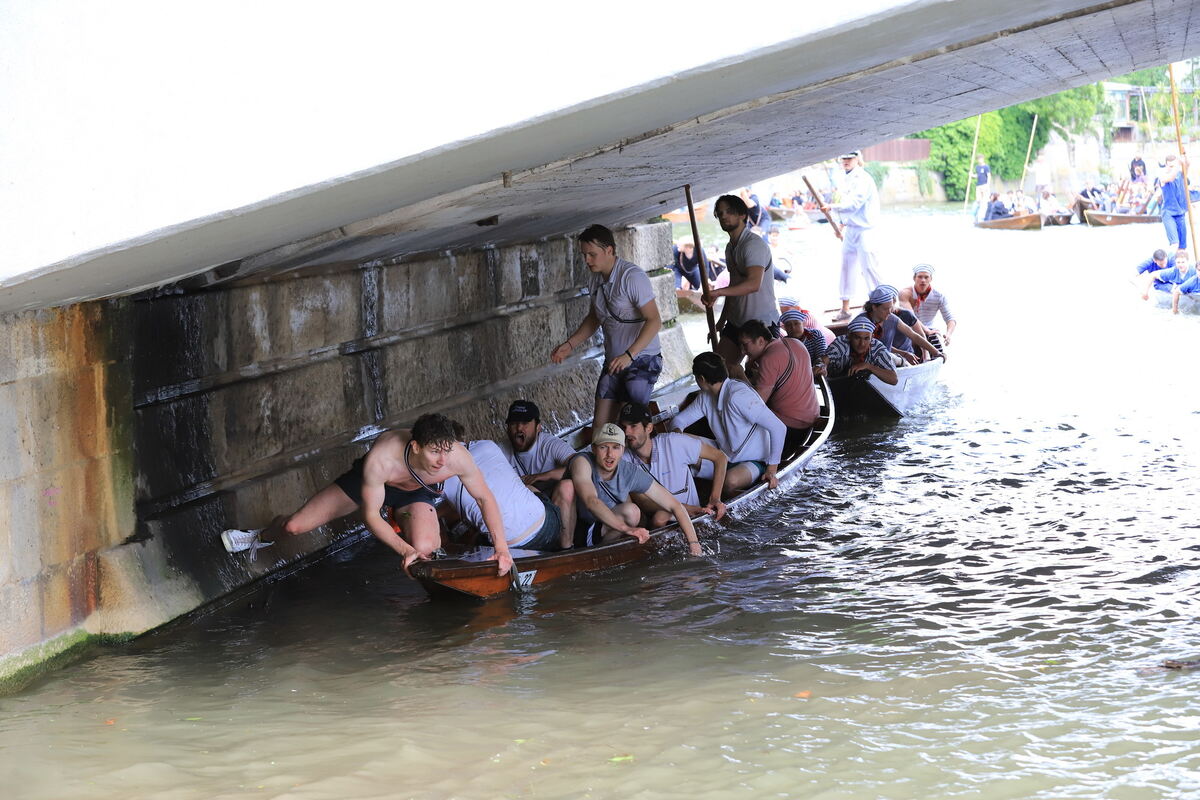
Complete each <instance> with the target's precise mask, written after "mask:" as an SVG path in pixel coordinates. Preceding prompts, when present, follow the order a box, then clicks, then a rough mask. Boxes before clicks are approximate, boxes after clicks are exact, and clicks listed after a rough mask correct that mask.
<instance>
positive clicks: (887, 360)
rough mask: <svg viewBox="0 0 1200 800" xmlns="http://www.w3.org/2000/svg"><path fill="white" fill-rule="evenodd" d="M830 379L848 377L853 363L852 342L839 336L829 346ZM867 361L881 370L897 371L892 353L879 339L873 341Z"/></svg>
mask: <svg viewBox="0 0 1200 800" xmlns="http://www.w3.org/2000/svg"><path fill="white" fill-rule="evenodd" d="M828 356H829V377H831V378H839V377H841V376H843V375H846V374H847V373H848V372H849V370H850V366H851V363H852V359H851V358H850V340H849V339H847V338H846V337H845V336H839V337H837V338H836V339H834V340H833V344H831V345H829V351H828ZM867 360H868V361H870V362H871V363H872V364H874V365H875V366H877V367H880V368H881V369H886V370H890V371H892V372H895V371H896V366H895V364H893V363H892V353H891V351H890V350H888V349H887V347H885V346H884V344H883V342H881V341H879V340H878V339H872V340H871V350H870V352H868V353H867Z"/></svg>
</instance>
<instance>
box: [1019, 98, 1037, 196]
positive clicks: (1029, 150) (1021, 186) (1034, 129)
mask: <svg viewBox="0 0 1200 800" xmlns="http://www.w3.org/2000/svg"><path fill="white" fill-rule="evenodd" d="M1037 120H1038V115H1037V114H1034V115H1033V127H1032V128H1030V129H1029V146H1028V147H1026V148H1025V166H1023V167H1021V183H1020V184H1019V186H1018V188H1019V189H1020V190H1021V193H1022V194H1024V193H1025V171H1026V170H1027V169H1029V155H1030V153H1032V152H1033V134H1035V133H1037Z"/></svg>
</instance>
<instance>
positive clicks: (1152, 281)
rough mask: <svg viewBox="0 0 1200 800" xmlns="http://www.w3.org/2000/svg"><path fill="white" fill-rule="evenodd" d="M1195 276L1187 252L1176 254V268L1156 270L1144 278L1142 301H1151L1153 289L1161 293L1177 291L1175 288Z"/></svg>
mask: <svg viewBox="0 0 1200 800" xmlns="http://www.w3.org/2000/svg"><path fill="white" fill-rule="evenodd" d="M1195 274H1196V273H1195V272H1193V271H1192V268H1191V265H1190V264H1189V263H1188V254H1187V251H1186V250H1180V251H1179V252H1177V253H1176V254H1175V266H1173V267H1167V268H1166V269H1159V270H1155V271H1154V272H1147V273H1146V274H1145V275H1144V276H1143V278H1144V280H1143V282H1142V299H1143V300H1147V299H1149V297H1150V289H1151V288H1154V289H1156V290H1157V291H1160V292H1174V291H1177V290H1176V288H1175V287H1177V286H1179V285H1180V284H1182V283H1184V282H1186V281H1187V280H1188V279H1189V278H1191V277H1192V276H1193V275H1195Z"/></svg>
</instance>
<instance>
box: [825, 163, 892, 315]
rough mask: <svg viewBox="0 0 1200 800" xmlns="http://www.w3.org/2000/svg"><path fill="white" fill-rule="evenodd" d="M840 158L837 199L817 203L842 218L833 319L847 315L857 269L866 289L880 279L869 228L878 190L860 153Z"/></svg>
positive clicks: (875, 216)
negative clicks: (841, 174) (837, 298)
mask: <svg viewBox="0 0 1200 800" xmlns="http://www.w3.org/2000/svg"><path fill="white" fill-rule="evenodd" d="M841 161H842V169H844V170H845V171H846V174H845V176H844V177H843V179H842V181H841V187H840V191H839V193H838V194H839V200H838V202H836V203H834V204H833V205H832V206H822V207H821V210H822V211H829V210H830V209H831V208H832V209H833V210H835V211H837V212H838V213H839V214H840V215H841V218H842V274H841V280H840V281H839V283H838V292H839V296H840V297H841V300H842V310H841V311H840V312H839V313H838V314H837V316H835V317H834V318H833V321H834V322H844V321H846V320H848V319H850V297H851V295H853V294H854V283H855V281H856V274H857V271H859V270H861V271H862V274H863V279H864V280H866V282H867V290H868V291H870V290H871V289H874V288H875V287H876V286H878V285H879V284H881V283H883V277H882V276H881V275H880V274H879V259H878V257H877V256H876V251H875V241H874V232H873V231H872V228H874V227H875V222H876V220H877V219H878V218H879V190H878V189H877V188H876V186H875V179H874V178H872V177H871V175H870V174H869V173H868V172H867V171H866V170H865V169H863V166H862V155H861V153H859V152H858V151H857V150H852V151H850V152H849V153H846V154H845V155H844V156H842V157H841Z"/></svg>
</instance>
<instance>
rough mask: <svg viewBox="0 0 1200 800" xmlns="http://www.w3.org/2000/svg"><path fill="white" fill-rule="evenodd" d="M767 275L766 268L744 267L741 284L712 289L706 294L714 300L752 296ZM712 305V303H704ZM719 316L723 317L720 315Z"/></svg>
mask: <svg viewBox="0 0 1200 800" xmlns="http://www.w3.org/2000/svg"><path fill="white" fill-rule="evenodd" d="M766 274H767V268H766V267H746V280H744V281H742V282H741V283H735V284H731V285H729V286H726V287H725V288H723V289H713V290H712V291H710V292H709V293H708V297H711V298H713V299H714V300H715V299H716V298H718V297H741V296H743V295H747V294H754V293H755V292H757V291H758V290H759V288H761V287H762V282H763V276H764V275H766ZM706 305H712V303H706ZM721 316H724V314H723V313H722V315H721Z"/></svg>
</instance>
